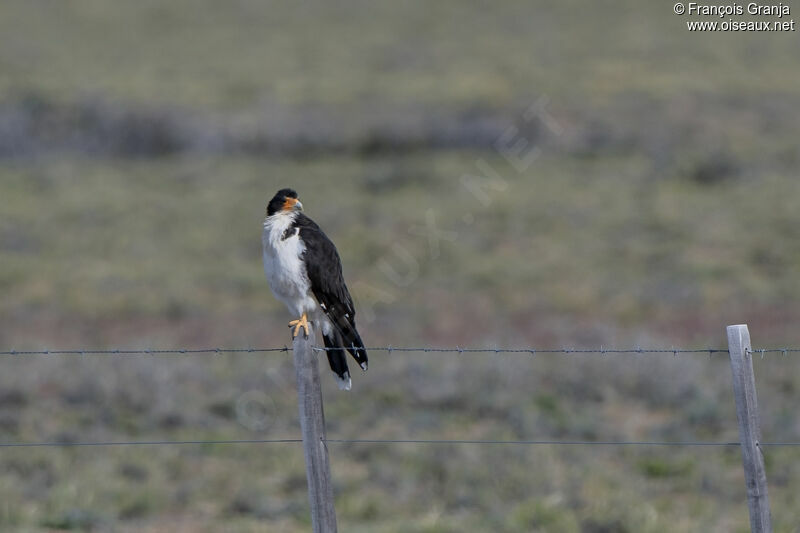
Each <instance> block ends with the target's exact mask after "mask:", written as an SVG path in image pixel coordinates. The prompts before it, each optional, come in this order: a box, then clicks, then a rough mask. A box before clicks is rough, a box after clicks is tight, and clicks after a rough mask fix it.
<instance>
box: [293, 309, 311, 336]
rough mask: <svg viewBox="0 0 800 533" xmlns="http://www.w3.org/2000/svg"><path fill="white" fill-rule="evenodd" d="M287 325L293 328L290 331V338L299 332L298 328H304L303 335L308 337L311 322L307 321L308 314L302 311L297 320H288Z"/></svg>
mask: <svg viewBox="0 0 800 533" xmlns="http://www.w3.org/2000/svg"><path fill="white" fill-rule="evenodd" d="M289 327H290V328H294V332H292V338H295V337H297V335H298V334H299V333H300V328H302V329H304V330H305V336H306V337H308V332H309V331H310V329H311V324H310V323H309V322H308V316H306V314H305V313H303V316H301V317H300V318H298V319H297V320H292V321H291V322H289Z"/></svg>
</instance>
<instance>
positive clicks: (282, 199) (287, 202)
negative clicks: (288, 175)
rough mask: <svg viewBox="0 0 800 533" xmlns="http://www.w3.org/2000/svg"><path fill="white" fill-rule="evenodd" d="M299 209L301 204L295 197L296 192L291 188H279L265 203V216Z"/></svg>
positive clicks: (301, 206) (301, 207)
mask: <svg viewBox="0 0 800 533" xmlns="http://www.w3.org/2000/svg"><path fill="white" fill-rule="evenodd" d="M301 209H303V204H301V203H300V200H298V199H297V193H296V192H295V191H294V190H292V189H281V190H279V191H278V192H276V193H275V196H273V197H272V200H270V201H269V203H268V204H267V216H268V217H271V216H272V215H274V214H275V213H280V212H281V211H293V210H297V211H299V210H301Z"/></svg>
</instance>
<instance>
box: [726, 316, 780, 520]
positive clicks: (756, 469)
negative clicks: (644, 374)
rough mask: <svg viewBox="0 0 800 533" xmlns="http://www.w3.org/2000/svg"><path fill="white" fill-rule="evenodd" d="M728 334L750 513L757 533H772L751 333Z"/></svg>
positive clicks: (732, 330) (742, 329)
mask: <svg viewBox="0 0 800 533" xmlns="http://www.w3.org/2000/svg"><path fill="white" fill-rule="evenodd" d="M727 332H728V351H729V353H730V357H731V370H732V372H733V395H734V396H735V398H736V416H737V417H738V419H739V442H740V443H741V447H742V463H743V465H744V479H745V483H746V486H747V506H748V507H749V509H750V529H751V530H752V531H753V533H771V532H772V519H771V517H770V513H769V497H768V496H767V473H766V471H765V469H764V456H763V454H762V452H761V427H760V425H759V421H758V400H757V398H756V382H755V378H754V377H753V358H752V354H751V350H752V347H751V346H750V332H749V331H748V330H747V325H746V324H743V325H738V326H728V328H727Z"/></svg>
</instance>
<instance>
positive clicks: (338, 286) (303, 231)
mask: <svg viewBox="0 0 800 533" xmlns="http://www.w3.org/2000/svg"><path fill="white" fill-rule="evenodd" d="M295 225H296V226H297V227H298V228H299V229H300V239H301V240H302V241H303V244H304V245H305V252H303V261H304V263H305V266H306V275H307V276H308V279H309V281H310V282H311V291H312V292H313V293H314V297H315V298H316V299H317V302H318V303H319V305H320V307H321V308H322V310H323V312H324V313H325V315H326V316H327V317H328V320H330V321H331V323H332V324H333V326H334V328H335V329H336V333H337V334H338V337H339V338H337V339H330V340H331V341H332V342H331V345H332V346H334V345H335V346H338V347H344V348H346V349H347V351H349V352H350V353H351V354H352V355H353V357H354V358H355V360H356V361H357V362H358V364H359V365H361V368H363V369H364V370H366V366H367V352H366V350H365V349H364V343H363V342H362V340H361V337H360V336H359V334H358V331H357V330H356V310H355V308H354V307H353V299H352V298H351V297H350V292H349V291H348V290H347V285H346V284H345V282H344V276H343V275H342V261H341V259H340V258H339V252H337V251H336V247H335V246H334V245H333V243H332V242H331V240H330V239H329V238H328V236H327V235H325V233H323V231H322V230H321V229H320V228H319V226H317V224H316V223H315V222H314V221H313V220H311V219H310V218H308V217H307V216H305V215H303V214H302V213H300V214H299V215H298V216H297V218H296V219H295ZM327 345H328V344H327V342H326V346H327ZM329 355H330V352H329Z"/></svg>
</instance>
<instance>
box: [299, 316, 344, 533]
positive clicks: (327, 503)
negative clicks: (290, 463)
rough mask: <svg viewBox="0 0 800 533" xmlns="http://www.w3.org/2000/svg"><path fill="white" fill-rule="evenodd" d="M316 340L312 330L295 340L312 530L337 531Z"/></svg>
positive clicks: (301, 426)
mask: <svg viewBox="0 0 800 533" xmlns="http://www.w3.org/2000/svg"><path fill="white" fill-rule="evenodd" d="M314 341H315V337H314V331H313V330H312V331H309V334H308V338H307V339H306V338H304V337H303V335H302V334H301V335H298V336H297V337H295V339H294V342H293V344H292V350H293V352H294V371H295V376H296V377H297V397H298V400H299V404H300V429H301V431H302V433H303V454H304V455H305V459H306V478H307V479H308V500H309V503H310V504H311V526H312V530H313V532H314V533H335V532H336V510H335V509H334V505H333V483H332V481H331V468H330V465H329V464H328V445H327V443H326V442H325V413H324V412H323V410H322V389H321V388H320V380H319V365H318V363H317V353H316V352H315V351H314Z"/></svg>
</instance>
